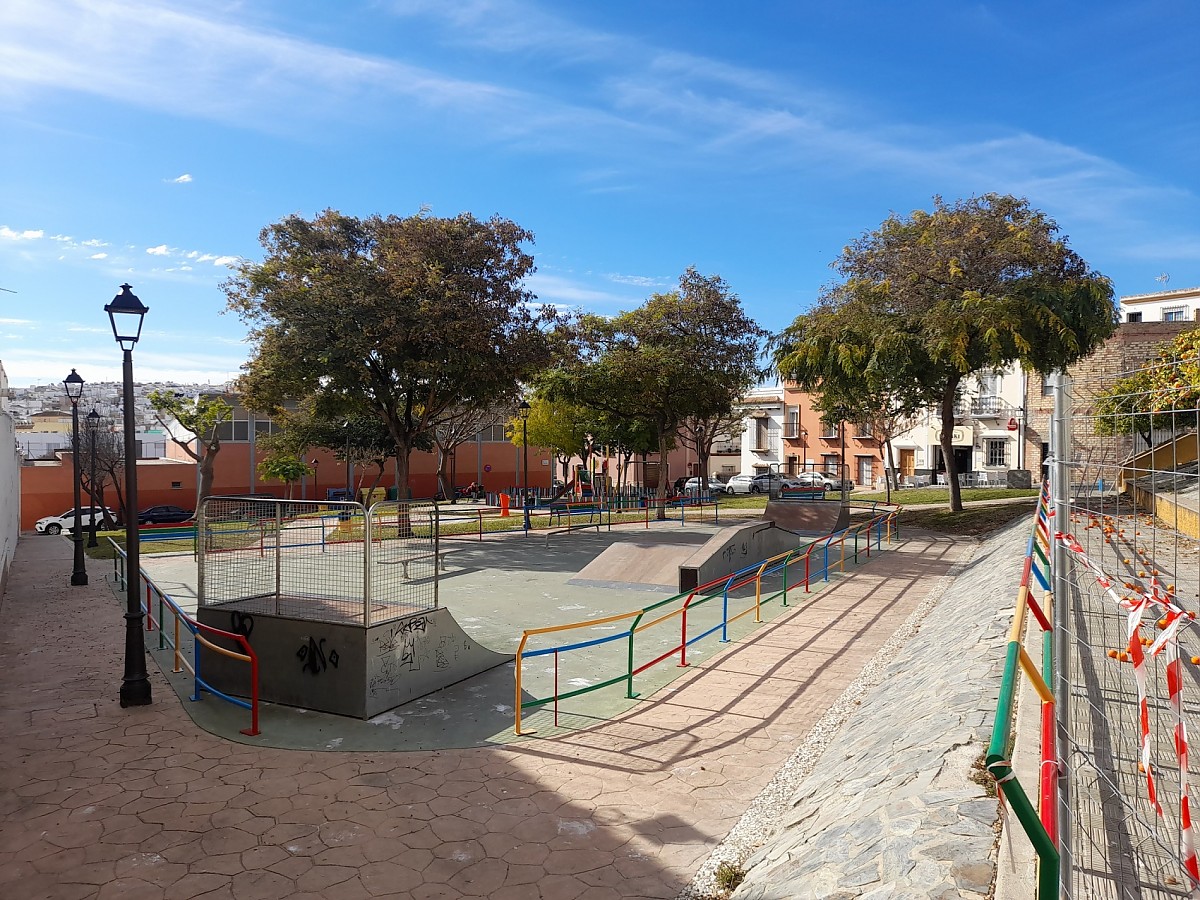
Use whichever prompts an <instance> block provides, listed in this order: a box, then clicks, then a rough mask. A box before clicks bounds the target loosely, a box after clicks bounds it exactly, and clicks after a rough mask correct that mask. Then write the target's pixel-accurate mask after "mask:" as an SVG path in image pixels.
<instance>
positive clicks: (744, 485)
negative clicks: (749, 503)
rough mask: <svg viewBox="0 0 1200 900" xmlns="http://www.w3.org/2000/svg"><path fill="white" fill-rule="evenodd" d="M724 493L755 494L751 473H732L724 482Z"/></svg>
mask: <svg viewBox="0 0 1200 900" xmlns="http://www.w3.org/2000/svg"><path fill="white" fill-rule="evenodd" d="M725 493H727V494H756V493H758V491H757V490H756V486H755V484H754V476H753V475H734V476H733V477H732V478H730V479H729V480H728V481H727V482H725Z"/></svg>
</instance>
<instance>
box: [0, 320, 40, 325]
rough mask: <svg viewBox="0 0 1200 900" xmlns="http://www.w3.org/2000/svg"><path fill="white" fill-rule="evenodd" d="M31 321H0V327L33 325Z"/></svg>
mask: <svg viewBox="0 0 1200 900" xmlns="http://www.w3.org/2000/svg"><path fill="white" fill-rule="evenodd" d="M33 324H35V323H34V321H33V320H32V319H0V325H33Z"/></svg>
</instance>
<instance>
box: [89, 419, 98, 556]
mask: <svg viewBox="0 0 1200 900" xmlns="http://www.w3.org/2000/svg"><path fill="white" fill-rule="evenodd" d="M86 418H87V433H88V494H89V495H91V498H92V527H91V528H89V529H88V542H87V545H88V546H89V547H95V546H98V543H97V541H96V510H97V509H99V508H100V504H99V503H98V502H97V497H96V430H97V429H98V428H99V427H100V413H98V412H96V407H94V406H93V407H92V411H91V412H90V413H88V414H87V417H86Z"/></svg>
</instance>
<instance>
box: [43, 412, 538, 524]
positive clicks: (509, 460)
mask: <svg viewBox="0 0 1200 900" xmlns="http://www.w3.org/2000/svg"><path fill="white" fill-rule="evenodd" d="M258 424H259V425H260V426H261V425H264V424H267V423H266V422H259V423H258ZM262 430H265V429H261V428H260V429H259V431H260V432H261V431H262ZM253 433H254V432H253V431H251V432H249V433H246V432H243V434H244V435H245V437H243V439H242V440H237V439H232V440H228V441H223V442H222V443H221V450H220V452H219V453H218V454H217V459H216V463H215V467H214V473H213V490H212V493H213V494H229V495H249V494H261V495H263V496H270V497H286V496H287V485H285V484H283V483H282V482H279V481H261V480H259V479H258V477H257V473H256V471H255V469H256V466H257V465H258V463H259V462H260V461H261V459H262V455H261V453H259V452H258V451H257V450H256V448H255V446H254V443H253V442H252V441H251V440H249V439H247V438H248V437H249V436H250V435H251V434H253ZM167 452H168V456H166V457H164V458H161V459H142V460H138V464H137V470H138V508H139V509H144V508H145V507H147V506H155V505H158V504H171V505H174V506H182V507H185V508H188V509H194V508H195V506H196V496H197V488H198V474H199V473H198V467H197V466H196V464H195V463H194V462H192V460H191V459H190V458H188V457H187V455H186V454H185V453H184V452H183V451H182V450H181V449H180V448H179V447H178V446H176V445H175V444H174V443H171V442H168V444H167ZM305 459H306V461H308V462H309V465H310V466H311V467H312V468H313V470H314V472H315V475H313V476H311V477H309V478H306V479H304V480H303V481H300V482H298V483H296V484H294V485H293V486H292V498H293V499H296V500H305V499H307V500H318V499H320V500H324V499H327V496H328V491H330V490H344V489H345V488H346V485H347V481H350V482H351V483H352V484H353V485H354V487H355V488H356V489H357V488H358V487H360V486H361V487H362V488H364V489H365V488H369V487H371V486H372V485H374V484H375V477H376V475H377V473H378V470H377V469H375V468H374V467H372V468H371V469H370V471H368V472H362V471H357V470H351V471H349V472H348V471H347V466H346V464H345V463H344V462H342V461H340V460H338V459H337V458H336V457H335V456H334V454H333V453H331V452H329V451H328V450H313V451H310V452H309V453H308V454H306V455H305ZM552 462H553V458H552V455H551V453H550V452H549V451H546V450H542V449H541V448H539V447H530V448H529V484H530V486H531V487H533V488H535V489H543V490H548V489H549V488H550V481H551V477H552ZM80 464H81V465H82V466H83V471H84V472H86V471H87V465H88V458H87V454H86V453H84V454H81V456H80ZM522 468H523V466H522V454H521V448H520V447H515V446H513V444H512V443H511V442H509V441H508V440H507V439H506V438H505V437H504V428H503V426H496V427H495V428H491V429H485V430H484V431H483V432H481V433H480V434H479V435H478V436H477V437H476V440H474V441H468V442H467V443H466V444H463V445H462V446H460V447H459V448H458V449H457V451H456V452H455V453H454V454H453V456H452V457H450V458H449V459H447V461H446V467H445V473H444V475H445V479H446V482H447V483H448V484H451V483H452V484H454V485H456V486H458V487H464V486H466V485H467V484H469V483H470V482H472V481H476V482H479V483H481V484H483V486H484V488H485V489H486V490H488V491H506V490H509V489H512V488H514V487H517V486H519V485H520V484H521V477H522V473H521V470H522ZM71 472H72V469H71V454H70V453H69V452H64V453H61V454H59V463H58V464H54V463H51V464H46V463H44V462H42V463H39V464H38V465H27V466H22V467H21V528H22V529H23V530H24V529H30V528H32V527H33V524H34V522H36V521H37V520H38V519H40V518H42V517H43V516H51V515H57V514H59V513H61V512H63V511H64V510H67V509H71V508H72V485H71ZM409 484H410V487H411V488H412V494H413V496H414V497H432V496H433V495H434V494H435V493H436V492H437V456H436V455H435V454H432V453H414V454H413V455H412V465H411V473H410V477H409ZM377 487H381V488H385V489H386V488H394V487H395V478H394V468H393V466H391V465H390V464H389V465H387V466H385V470H384V473H383V477H382V478H381V479H380V480H379V482H378V485H377ZM105 501H106V502H107V504H108V506H109V507H111V508H113V509H116V507H117V501H116V494H115V493H114V492H113V489H112V487H111V486H110V487H109V488H108V490H107V491H106V493H105ZM86 503H87V499H86V497H85V498H84V504H85V505H86Z"/></svg>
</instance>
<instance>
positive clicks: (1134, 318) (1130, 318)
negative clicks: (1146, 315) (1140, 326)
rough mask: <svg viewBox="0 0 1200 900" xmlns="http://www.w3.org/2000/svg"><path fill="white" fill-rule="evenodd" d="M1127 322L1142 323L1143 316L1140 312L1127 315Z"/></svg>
mask: <svg viewBox="0 0 1200 900" xmlns="http://www.w3.org/2000/svg"><path fill="white" fill-rule="evenodd" d="M1125 321H1126V322H1140V321H1142V314H1141V313H1140V312H1131V313H1125Z"/></svg>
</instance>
